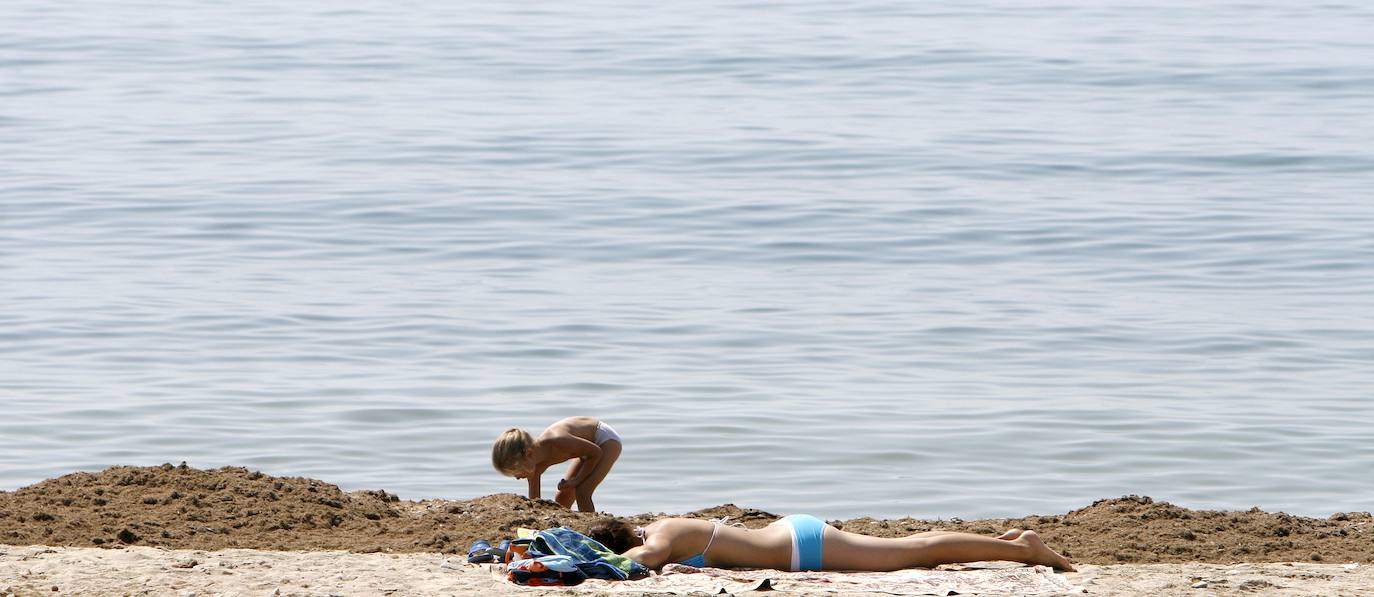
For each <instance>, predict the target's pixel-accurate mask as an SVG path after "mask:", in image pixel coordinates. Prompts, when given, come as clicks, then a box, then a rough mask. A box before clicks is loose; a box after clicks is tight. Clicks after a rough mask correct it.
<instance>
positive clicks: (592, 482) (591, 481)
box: [577, 439, 620, 512]
mask: <svg viewBox="0 0 1374 597" xmlns="http://www.w3.org/2000/svg"><path fill="white" fill-rule="evenodd" d="M619 458H620V440H615V439H612V440H606V443H604V444H601V459H600V460H597V461H596V468H594V469H592V472H591V474H589V475H587V478H586V479H583V480H582V484H581V485H578V486H577V509H578V510H581V511H583V512H596V505H595V504H593V503H592V492H594V491H596V486H597V485H600V484H601V481H602V480H603V479H605V478H606V473H609V472H611V467H612V466H614V465H615V461H616V460H617V459H619Z"/></svg>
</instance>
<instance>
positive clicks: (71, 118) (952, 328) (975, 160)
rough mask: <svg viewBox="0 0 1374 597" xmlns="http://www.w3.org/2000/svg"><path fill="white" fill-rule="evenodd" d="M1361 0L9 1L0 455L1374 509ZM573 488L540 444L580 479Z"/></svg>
mask: <svg viewBox="0 0 1374 597" xmlns="http://www.w3.org/2000/svg"><path fill="white" fill-rule="evenodd" d="M1371 30H1374V8H1371V6H1370V5H1369V4H1368V3H1359V2H1351V3H1340V2H1328V3H1318V4H1307V3H1287V2H1282V3H1280V2H1273V3H1266V2H1259V3H1255V2H1245V3H1233V2H1215V1H1202V2H1197V1H1189V2H1172V1H1171V2H1158V1H1153V0H1152V1H1149V2H1145V1H1140V2H1118V1H1107V2H1092V3H1051V2H1011V1H1006V2H992V1H977V2H957V3H956V2H922V3H912V2H891V1H861V2H849V3H839V4H836V3H831V2H746V3H738V2H695V3H687V4H685V5H665V4H663V3H658V2H571V3H563V4H557V5H550V4H539V5H534V4H529V3H518V2H517V3H509V2H499V3H498V2H492V3H487V2H479V3H472V2H455V3H411V2H394V1H387V2H381V1H376V2H332V1H331V2H325V1H322V0H303V1H299V2H290V3H281V2H265V1H247V0H244V1H237V2H210V1H199V2H191V1H185V2H174V3H167V2H48V1H42V0H9V1H7V2H4V3H0V409H3V411H2V416H0V489H14V488H17V487H21V486H24V485H28V484H31V483H34V482H37V481H40V480H42V479H45V478H49V477H52V476H56V475H60V474H65V473H68V472H73V471H76V470H98V469H101V468H103V467H106V466H109V465H115V464H138V465H150V464H159V463H162V462H180V461H183V460H184V461H187V462H188V463H190V464H191V465H193V466H197V467H216V466H223V465H242V466H248V467H252V468H255V469H260V470H262V471H264V472H267V473H269V474H274V475H303V476H310V477H316V478H320V479H323V480H326V481H329V482H333V483H337V484H339V485H341V486H343V487H344V488H346V489H362V488H383V489H386V490H389V491H393V492H395V493H398V494H400V495H401V496H402V497H405V498H412V499H418V498H426V497H445V498H469V497H475V496H478V495H485V494H488V493H495V492H502V491H511V492H519V491H521V490H522V489H523V483H522V482H519V481H515V480H513V479H504V478H502V477H500V476H499V475H497V474H496V473H495V472H494V471H493V470H492V469H491V465H490V463H489V453H490V452H489V449H490V442H491V441H492V439H494V437H495V436H496V435H497V433H499V432H500V431H501V430H503V429H504V428H506V427H508V426H512V425H520V426H526V427H530V428H531V429H532V430H535V431H537V430H538V429H540V428H542V426H543V425H544V424H547V423H549V422H551V421H553V420H555V419H556V418H559V417H562V416H566V415H572V414H590V415H596V416H600V417H603V418H604V419H606V420H607V421H609V422H610V423H612V424H613V425H614V426H615V427H616V428H617V429H618V430H619V431H620V433H621V434H622V435H623V436H624V437H625V452H624V456H623V457H622V458H621V461H620V462H619V463H618V464H617V466H616V468H615V470H613V471H612V473H611V476H610V477H609V478H608V480H607V481H606V483H605V484H604V485H603V486H602V488H601V490H600V491H599V492H598V495H597V501H598V504H599V505H600V506H601V507H603V508H606V509H610V510H612V511H615V512H620V513H637V512H645V511H666V512H683V511H687V510H691V509H696V508H701V507H706V506H710V505H715V504H720V503H726V502H733V503H736V504H740V505H742V506H750V507H758V508H764V509H767V510H771V511H774V512H781V513H787V512H809V513H813V514H817V515H821V516H827V517H848V516H856V515H875V516H900V515H908V514H910V515H919V516H931V517H935V516H942V517H951V516H962V517H965V518H967V517H974V516H989V515H992V516H999V515H1022V514H1027V513H1055V512H1063V511H1066V510H1068V509H1071V508H1076V507H1081V506H1084V505H1087V504H1088V503H1090V502H1091V501H1092V500H1094V499H1098V498H1103V497H1115V496H1119V495H1122V494H1128V493H1137V494H1146V495H1151V496H1153V497H1155V498H1156V499H1163V500H1170V501H1173V502H1176V503H1179V504H1182V505H1186V506H1190V507H1203V508H1249V507H1251V506H1260V507H1263V508H1265V509H1269V510H1285V511H1289V512H1293V513H1298V514H1307V515H1321V516H1324V515H1327V514H1330V513H1332V512H1336V511H1347V510H1374V498H1371V496H1372V495H1374V475H1372V474H1370V472H1369V471H1370V463H1371V462H1374V193H1371V189H1374V142H1372V141H1374V118H1372V117H1371V116H1370V109H1371V106H1374V42H1372V41H1371V40H1374V37H1370V36H1369V31H1371ZM556 480H557V477H556V476H553V475H550V477H549V479H548V481H549V482H550V483H552V482H554V481H556Z"/></svg>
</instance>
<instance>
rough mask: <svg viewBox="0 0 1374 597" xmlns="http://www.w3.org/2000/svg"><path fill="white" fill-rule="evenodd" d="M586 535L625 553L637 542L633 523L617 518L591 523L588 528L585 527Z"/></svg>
mask: <svg viewBox="0 0 1374 597" xmlns="http://www.w3.org/2000/svg"><path fill="white" fill-rule="evenodd" d="M587 536H588V537H591V538H592V539H595V540H596V542H597V543H600V544H602V545H605V546H606V547H607V548H608V549H610V550H611V551H614V552H616V553H625V550H627V549H630V548H631V547H634V546H635V545H636V543H637V541H635V528H634V525H631V524H630V523H628V522H625V521H623V520H620V519H619V518H611V519H607V520H603V521H601V522H598V523H596V524H593V525H592V527H591V528H590V529H587Z"/></svg>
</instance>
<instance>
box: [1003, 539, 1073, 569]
mask: <svg viewBox="0 0 1374 597" xmlns="http://www.w3.org/2000/svg"><path fill="white" fill-rule="evenodd" d="M1012 542H1013V543H1019V544H1021V545H1024V546H1026V547H1028V548H1030V551H1031V553H1030V555H1029V556H1028V557H1027V560H1028V561H1027V562H1026V563H1027V564H1041V565H1044V566H1050V567H1052V568H1055V569H1056V570H1063V571H1066V572H1073V571H1074V569H1073V564H1070V563H1069V559H1068V558H1066V557H1064V556H1061V555H1059V554H1058V553H1056V552H1055V551H1054V550H1053V549H1050V547H1049V546H1048V545H1045V542H1044V541H1041V540H1040V535H1038V534H1036V532H1035V531H1024V532H1022V533H1021V536H1019V537H1017V538H1015V539H1012Z"/></svg>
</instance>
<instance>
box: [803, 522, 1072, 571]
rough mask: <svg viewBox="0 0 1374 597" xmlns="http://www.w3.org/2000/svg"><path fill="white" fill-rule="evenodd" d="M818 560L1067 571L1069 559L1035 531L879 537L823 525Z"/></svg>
mask: <svg viewBox="0 0 1374 597" xmlns="http://www.w3.org/2000/svg"><path fill="white" fill-rule="evenodd" d="M1008 535H1011V533H1007V534H1005V535H1003V536H1004V537H1005V536H1008ZM823 558H824V559H823V566H824V568H825V569H826V570H868V571H874V572H885V571H889V570H901V569H903V568H918V567H920V568H933V567H935V566H939V565H940V564H956V563H961V562H981V561H985V560H1007V561H1011V562H1021V563H1023V564H1041V565H1045V566H1053V567H1055V568H1058V569H1060V570H1073V566H1072V565H1071V564H1069V561H1068V560H1067V559H1065V558H1064V556H1061V555H1059V554H1057V553H1055V552H1054V550H1052V549H1050V548H1049V547H1048V546H1046V545H1045V543H1044V542H1043V541H1041V540H1040V536H1039V535H1037V534H1035V531H1024V532H1021V533H1020V534H1018V535H1016V537H1015V538H1014V539H1002V538H998V537H985V536H983V535H974V534H971V533H956V532H949V533H945V532H940V531H934V532H932V533H922V534H919V535H912V536H909V537H902V538H898V539H885V538H881V537H869V536H867V535H859V534H855V533H847V532H845V531H841V530H838V529H835V528H827V529H826V530H825V550H824V554H823Z"/></svg>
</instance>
